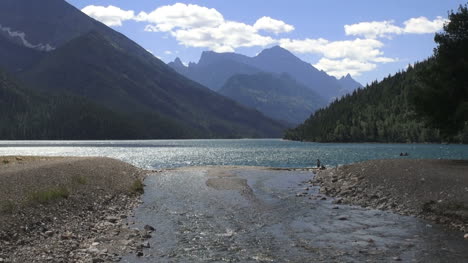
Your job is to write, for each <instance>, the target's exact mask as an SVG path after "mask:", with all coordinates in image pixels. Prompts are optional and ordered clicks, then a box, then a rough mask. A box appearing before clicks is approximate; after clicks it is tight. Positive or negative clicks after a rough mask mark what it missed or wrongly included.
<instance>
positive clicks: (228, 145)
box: [0, 139, 468, 169]
mask: <svg viewBox="0 0 468 263" xmlns="http://www.w3.org/2000/svg"><path fill="white" fill-rule="evenodd" d="M401 152H408V154H409V156H408V157H400V156H399V154H400V153H401ZM1 155H44V156H105V157H111V158H117V159H120V160H123V161H125V162H129V163H131V164H133V165H136V166H138V167H141V168H144V169H163V168H175V167H183V166H203V165H247V166H269V167H310V166H314V165H315V164H316V160H317V159H320V160H321V162H322V163H323V164H325V165H326V166H336V165H343V164H349V163H354V162H360V161H365V160H371V159H387V158H431V159H468V145H441V144H375V143H348V144H343V143H327V144H324V143H307V142H292V141H284V140H280V139H259V140H256V139H245V140H150V141H0V156H1Z"/></svg>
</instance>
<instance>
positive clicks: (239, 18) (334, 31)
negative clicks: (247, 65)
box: [67, 0, 466, 85]
mask: <svg viewBox="0 0 468 263" xmlns="http://www.w3.org/2000/svg"><path fill="white" fill-rule="evenodd" d="M67 2H69V3H70V4H72V5H74V6H75V7H77V8H78V9H80V10H82V11H83V12H84V13H86V14H87V15H89V16H91V17H93V18H94V19H96V20H99V21H101V22H103V23H104V24H106V25H108V26H110V27H112V28H113V29H115V30H117V31H119V32H121V33H123V34H125V35H126V36H127V37H129V38H130V39H132V40H133V41H135V42H137V43H138V44H139V45H141V46H142V47H144V48H145V49H147V50H148V51H150V52H151V53H153V54H154V55H155V56H156V57H158V58H160V59H161V60H163V61H164V62H166V63H168V62H170V61H173V60H174V59H175V58H176V57H179V58H180V59H181V60H182V61H183V62H184V63H189V62H198V60H199V58H200V55H201V53H202V51H206V50H212V51H216V52H236V53H240V54H244V55H247V56H255V55H257V54H258V53H259V52H261V51H262V50H263V49H265V48H269V47H272V46H275V45H279V46H281V47H283V48H285V49H288V50H289V51H291V52H292V53H294V54H295V55H296V56H298V57H299V58H301V59H302V60H304V61H306V62H308V63H310V64H311V65H313V66H314V67H316V68H318V69H320V70H323V71H325V72H327V73H328V74H329V75H333V76H335V77H338V78H339V77H341V76H344V75H346V74H348V73H349V74H351V76H352V77H353V78H354V79H356V80H358V81H359V82H361V83H362V84H364V85H365V84H366V83H370V82H372V81H374V80H381V79H382V78H384V77H386V76H388V75H391V74H394V73H396V72H398V71H401V70H404V69H406V68H407V66H408V65H410V64H413V63H414V62H417V61H422V60H424V59H426V58H428V57H430V56H431V55H432V53H433V49H434V48H435V47H436V43H435V42H434V34H435V33H436V32H439V31H440V30H442V27H443V24H444V23H447V22H448V20H447V16H448V12H449V11H450V10H456V9H457V8H458V6H459V5H461V4H465V3H466V2H464V1H459V0H429V1H428V0H411V1H408V0H289V1H284V0H281V1H280V0H229V1H228V0H192V1H169V0H67Z"/></svg>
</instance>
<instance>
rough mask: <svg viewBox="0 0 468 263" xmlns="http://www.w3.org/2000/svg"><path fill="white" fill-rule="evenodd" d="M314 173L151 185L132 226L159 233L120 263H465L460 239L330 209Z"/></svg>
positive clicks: (235, 173) (220, 171) (243, 173)
mask: <svg viewBox="0 0 468 263" xmlns="http://www.w3.org/2000/svg"><path fill="white" fill-rule="evenodd" d="M312 177H313V173H312V172H311V171H288V170H272V169H268V168H251V167H250V168H247V167H241V168H235V167H224V168H219V167H202V168H182V169H176V170H168V171H164V172H162V173H157V174H154V175H151V176H149V177H148V178H147V179H146V182H145V183H146V188H145V194H144V195H143V196H142V199H143V204H142V205H141V206H140V207H139V208H137V210H136V212H135V217H134V218H132V219H131V220H130V223H132V226H133V227H140V228H141V227H143V226H144V225H152V226H154V227H155V228H156V230H155V232H154V233H153V237H152V238H151V239H149V244H150V248H147V249H145V250H144V251H143V256H141V257H137V256H136V255H130V256H127V257H124V258H123V260H122V261H123V262H366V261H367V262H391V261H403V262H466V260H467V259H468V243H467V241H466V240H464V239H463V236H462V235H460V233H459V232H454V231H450V230H448V229H444V228H443V227H442V226H439V225H435V224H432V223H429V222H428V221H425V220H421V219H417V218H414V217H410V216H401V215H396V214H393V213H389V212H384V211H379V210H371V209H364V208H361V207H356V206H349V205H338V204H334V202H333V199H330V198H328V197H326V196H323V195H320V194H319V193H318V189H317V188H316V187H312V186H310V185H309V184H307V183H306V181H308V180H310V179H311V178H312Z"/></svg>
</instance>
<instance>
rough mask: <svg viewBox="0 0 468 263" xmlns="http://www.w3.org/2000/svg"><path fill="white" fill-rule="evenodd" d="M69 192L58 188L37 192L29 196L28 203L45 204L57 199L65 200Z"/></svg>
mask: <svg viewBox="0 0 468 263" xmlns="http://www.w3.org/2000/svg"><path fill="white" fill-rule="evenodd" d="M69 195H70V192H69V191H68V189H67V188H66V187H63V186H59V187H54V188H50V189H47V190H42V191H37V192H34V193H32V194H31V195H30V196H29V202H30V203H33V204H34V203H39V204H46V203H49V202H51V201H54V200H58V199H66V198H68V196H69Z"/></svg>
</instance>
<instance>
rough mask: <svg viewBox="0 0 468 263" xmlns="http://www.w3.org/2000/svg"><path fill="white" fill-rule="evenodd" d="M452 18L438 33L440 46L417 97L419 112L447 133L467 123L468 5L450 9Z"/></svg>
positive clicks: (425, 71) (446, 134)
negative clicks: (454, 10) (456, 10)
mask: <svg viewBox="0 0 468 263" xmlns="http://www.w3.org/2000/svg"><path fill="white" fill-rule="evenodd" d="M449 20H450V22H449V23H447V24H446V25H445V26H444V31H443V32H441V33H437V34H436V35H435V38H434V40H435V41H436V43H437V44H438V46H437V48H436V49H435V50H434V57H433V58H432V59H431V60H432V62H431V63H430V64H429V66H428V67H426V68H425V69H424V70H423V71H421V73H420V79H421V85H419V87H418V89H417V91H416V93H417V95H418V96H415V97H414V102H415V106H416V111H417V112H418V113H419V114H421V115H422V116H423V117H425V119H426V120H427V121H428V123H429V124H430V125H431V126H432V127H436V128H439V129H440V130H441V132H442V134H443V135H444V136H452V135H454V134H456V133H458V132H460V131H463V129H466V127H467V125H468V7H467V6H466V5H465V6H460V7H459V9H458V12H456V13H455V12H453V11H451V12H450V13H449Z"/></svg>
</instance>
